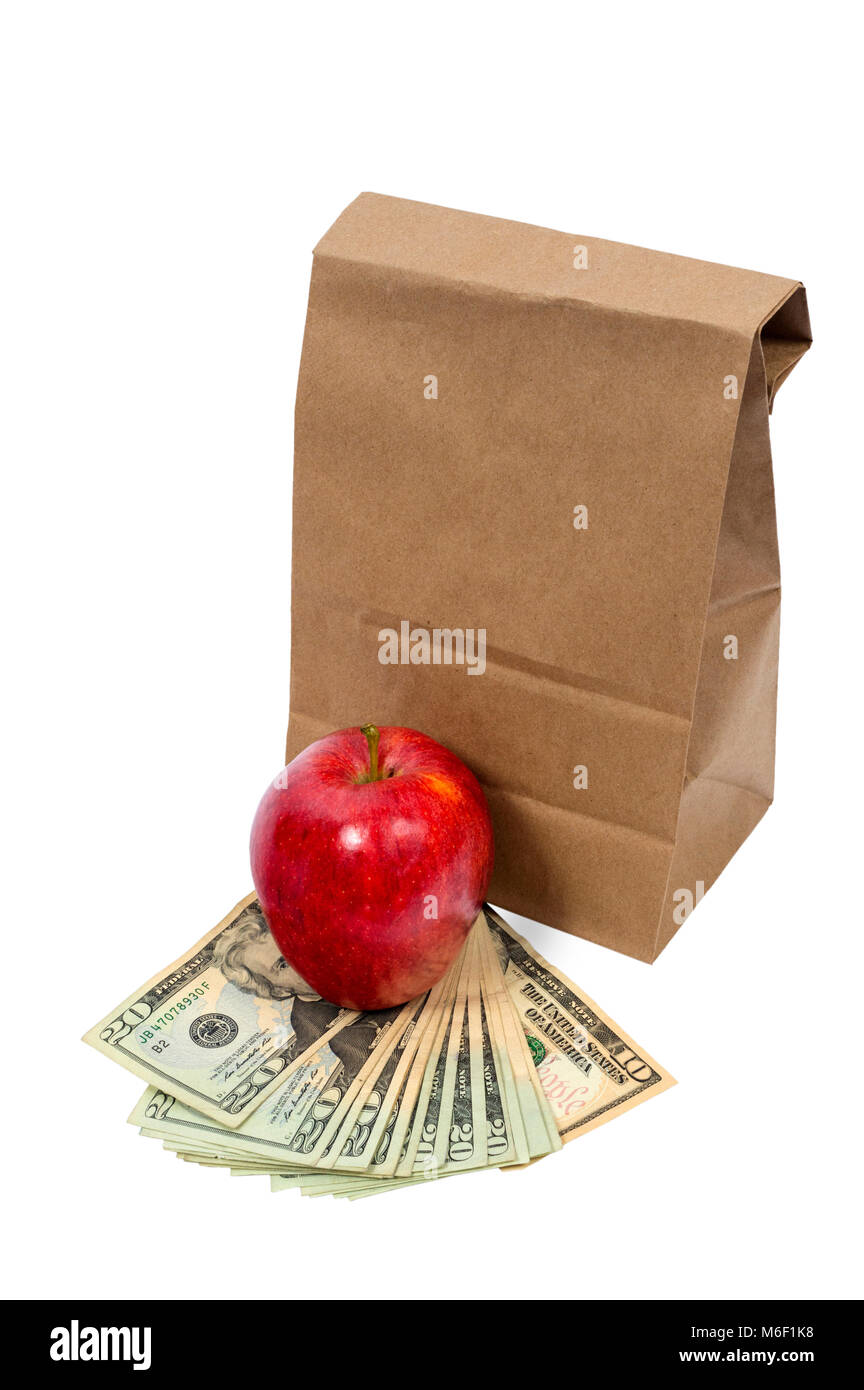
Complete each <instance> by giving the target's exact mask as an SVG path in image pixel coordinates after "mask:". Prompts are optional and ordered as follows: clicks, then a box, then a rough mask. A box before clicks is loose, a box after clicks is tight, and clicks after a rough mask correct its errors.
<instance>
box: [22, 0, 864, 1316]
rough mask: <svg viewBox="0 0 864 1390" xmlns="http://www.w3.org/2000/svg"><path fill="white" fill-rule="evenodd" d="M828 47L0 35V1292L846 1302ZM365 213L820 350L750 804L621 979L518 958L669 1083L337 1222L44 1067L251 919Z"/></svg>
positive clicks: (846, 376) (857, 771)
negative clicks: (640, 283)
mask: <svg viewBox="0 0 864 1390" xmlns="http://www.w3.org/2000/svg"><path fill="white" fill-rule="evenodd" d="M851 12H852V11H851V7H847V6H844V5H831V4H824V3H823V4H820V5H818V6H809V5H808V6H805V5H797V6H796V5H794V4H788V3H787V4H754V3H752V0H750V3H747V4H735V3H725V4H723V5H714V6H694V5H693V4H692V3H688V4H684V5H672V4H666V5H664V4H660V5H644V4H637V5H620V4H619V5H614V6H611V5H609V6H603V5H599V4H595V5H591V6H582V5H560V6H559V5H554V4H548V3H538V2H537V0H535V2H534V3H531V4H530V5H519V6H515V5H514V6H507V5H502V4H495V5H492V4H474V5H470V4H464V3H463V4H449V3H444V2H443V0H442V2H441V3H435V4H431V5H420V4H417V3H411V0H401V2H400V3H385V4H375V5H354V4H351V5H347V4H329V5H326V6H323V5H318V6H315V5H311V4H310V5H304V6H299V5H292V4H290V3H288V2H287V0H286V3H282V4H264V3H249V4H240V3H236V4H223V3H218V2H217V0H207V3H202V4H196V3H188V2H187V0H170V2H169V3H159V2H158V0H149V3H146V4H144V3H140V4H132V3H124V2H123V0H109V2H108V3H104V4H97V3H87V2H86V0H79V2H78V3H75V4H69V3H59V4H47V3H40V0H28V3H19V4H10V3H6V4H4V5H3V7H2V33H0V103H2V149H0V161H2V167H0V196H2V201H3V212H2V219H0V241H2V249H0V278H2V308H0V334H2V364H0V371H2V376H0V391H2V409H0V429H2V457H3V468H4V487H5V489H6V491H7V494H8V501H7V502H6V505H5V507H4V512H3V523H4V545H3V557H2V558H3V567H4V581H3V593H4V610H5V611H4V619H3V621H4V633H5V636H4V640H3V655H4V657H5V658H6V662H7V667H6V672H5V676H4V679H3V683H2V698H3V701H4V711H3V717H2V729H3V737H4V743H5V744H6V745H7V751H6V755H5V759H4V768H5V771H4V775H3V792H4V798H3V799H4V803H5V807H4V827H3V832H2V845H3V850H4V852H5V856H6V858H5V866H6V867H5V874H4V904H5V910H4V918H5V921H4V924H3V926H4V931H3V950H2V961H3V972H4V973H3V978H2V1000H3V1004H2V1010H0V1023H2V1028H0V1058H2V1063H0V1065H2V1097H3V1099H2V1104H0V1110H2V1115H3V1122H4V1127H5V1129H6V1133H5V1136H4V1142H3V1148H2V1153H3V1160H2V1161H3V1182H2V1190H3V1198H4V1202H5V1203H7V1204H8V1213H7V1215H6V1217H5V1238H6V1245H7V1253H6V1255H5V1257H4V1260H3V1281H4V1284H5V1285H6V1290H5V1291H6V1292H7V1294H8V1295H9V1296H12V1297H20V1296H25V1297H30V1296H32V1297H39V1296H41V1297H46V1296H57V1297H66V1296H73V1295H75V1296H81V1297H84V1296H103V1295H106V1296H107V1295H120V1296H128V1297H135V1296H139V1295H141V1296H153V1297H159V1298H184V1297H196V1296H201V1295H214V1296H215V1295H228V1296H233V1297H237V1298H268V1297H281V1296H303V1295H305V1296H326V1297H328V1298H334V1297H336V1298H352V1297H358V1296H359V1297H369V1298H386V1297H390V1296H400V1297H408V1298H412V1297H415V1296H418V1297H419V1296H430V1297H436V1298H440V1297H457V1298H463V1297H465V1298H473V1297H478V1296H487V1297H493V1298H506V1297H516V1298H523V1297H527V1298H532V1297H533V1298H541V1299H556V1298H560V1297H562V1296H564V1297H582V1298H591V1297H599V1298H603V1299H607V1300H609V1299H629V1298H636V1297H645V1296H647V1297H654V1298H661V1299H677V1298H681V1297H697V1298H711V1297H749V1296H752V1297H759V1298H762V1297H770V1296H778V1297H781V1298H787V1297H788V1298H791V1297H799V1296H807V1297H814V1298H827V1297H850V1296H853V1295H855V1296H857V1295H859V1294H860V1293H861V1292H862V1289H861V1282H860V1260H859V1256H858V1240H859V1239H860V1235H856V1227H857V1225H858V1222H859V1221H860V1205H859V1201H860V1190H861V1181H860V1137H861V1136H860V1125H861V1121H860V1114H861V1097H862V1076H861V1070H862V1061H864V1052H862V1046H861V1036H860V1035H861V1028H860V998H861V978H862V975H861V964H862V962H861V953H860V937H861V901H862V895H864V887H862V883H861V874H860V863H861V847H860V832H861V825H860V797H861V765H860V761H859V757H860V751H861V750H860V735H859V727H860V722H861V689H860V671H861V643H862V631H861V582H860V561H861V550H862V544H861V516H862V512H861V503H862V490H861V482H860V470H861V450H860V438H859V426H858V423H857V420H858V417H859V415H860V412H859V411H858V409H857V407H858V404H859V397H860V381H861V376H860V365H859V359H860V350H861V342H860V323H861V302H860V298H859V296H858V289H859V286H860V282H861V232H860V218H859V216H858V209H856V208H855V207H854V205H853V201H852V196H851V193H852V191H853V190H854V187H855V184H856V182H857V178H858V175H857V173H856V170H857V168H858V164H859V161H858V153H859V152H858V149H857V147H856V145H855V144H854V143H853V138H852V137H853V134H854V126H855V124H856V122H857V120H858V119H859V117H860V113H859V112H858V111H856V109H855V106H854V105H853V95H852V94H853V93H854V91H855V90H856V89H857V88H858V87H859V86H860V74H859V73H858V71H857V68H856V65H855V62H854V58H853V44H852V42H851V35H850V33H849V32H848V31H846V30H845V27H844V15H846V14H847V13H850V14H851ZM363 189H372V190H375V191H378V192H387V193H394V194H399V195H403V196H407V197H411V198H418V199H422V200H425V201H429V202H438V203H442V204H446V205H449V206H454V207H462V208H467V209H470V210H473V211H478V212H487V213H492V214H497V215H500V216H504V217H510V218H515V219H519V220H522V221H528V222H534V223H539V224H542V225H546V226H551V227H558V228H565V229H577V230H579V231H582V232H583V233H585V234H586V235H592V236H598V237H608V238H611V239H614V240H620V241H628V242H634V243H638V244H642V245H645V246H650V247H657V248H660V249H663V250H667V251H675V252H681V253H684V254H687V255H694V256H698V257H702V258H704V259H707V260H717V261H724V262H728V263H731V264H733V265H743V266H748V267H752V268H755V269H759V270H764V271H768V272H771V273H774V274H778V275H788V276H793V277H799V278H801V279H802V280H804V282H805V283H806V284H807V287H808V291H809V298H810V308H811V315H812V320H813V329H814V337H815V340H816V342H815V346H814V348H813V350H812V352H811V353H810V354H809V355H808V357H806V358H805V359H804V361H803V362H802V364H801V365H800V366H799V367H797V368H796V370H795V372H794V373H793V375H792V377H791V378H790V380H789V381H788V382H787V383H786V384H785V385H784V386H783V388H782V390H781V393H780V396H779V400H778V403H777V409H776V411H775V415H774V417H773V424H772V437H773V446H774V456H775V466H776V479H777V500H778V509H779V523H780V534H781V547H782V560H783V567H784V583H785V607H784V627H783V640H782V663H781V689H780V723H779V744H778V775H777V798H776V804H775V806H774V808H773V809H772V810H771V811H770V812H769V814H768V816H767V818H766V819H765V820H764V821H763V823H762V824H761V825H760V826H759V827H758V829H757V830H756V832H755V833H754V834H753V836H752V837H751V839H750V840H749V841H748V842H747V843H746V845H745V846H744V848H743V849H742V850H741V851H740V853H739V854H738V855H737V857H736V858H735V860H734V861H733V863H732V864H731V865H730V866H729V868H728V869H727V870H726V872H725V873H724V874H723V876H722V878H721V879H720V881H719V882H718V883H717V885H716V887H715V888H714V889H713V890H712V891H711V893H710V894H709V895H708V897H707V898H706V900H705V901H704V902H703V903H702V905H701V906H700V908H699V909H698V912H697V913H696V915H695V916H694V917H693V919H692V920H691V921H690V922H689V923H688V924H687V925H686V926H685V928H684V929H683V930H682V931H681V932H680V933H679V935H678V936H677V937H676V939H675V940H674V942H673V943H672V945H671V946H670V947H669V949H668V950H667V951H666V952H665V954H664V955H663V956H662V957H661V959H660V960H659V962H658V963H657V964H656V965H654V966H653V967H648V966H645V965H641V964H638V963H637V962H635V961H632V960H629V959H626V958H625V957H623V956H618V955H615V954H613V953H611V952H608V951H605V950H603V949H601V948H599V947H596V946H591V945H588V944H586V943H584V942H581V941H578V940H575V939H571V938H569V937H567V936H564V935H562V934H559V933H556V932H553V931H551V930H549V929H547V928H543V927H539V926H530V927H528V928H527V930H528V934H529V935H530V936H531V938H532V940H534V941H535V942H536V943H537V945H538V946H539V947H540V949H541V950H542V951H543V952H544V953H545V954H546V955H548V956H549V957H551V958H552V959H553V960H554V961H556V962H557V963H559V964H560V965H561V966H562V967H563V968H564V969H565V970H566V971H567V972H568V973H569V974H570V975H571V976H572V977H573V978H574V979H575V980H577V981H578V982H579V983H580V984H581V985H582V986H583V987H584V989H585V990H586V991H587V992H588V993H589V994H590V995H592V996H593V997H594V998H595V999H596V1000H597V1001H598V1002H599V1003H600V1004H601V1005H602V1006H603V1007H604V1008H605V1009H606V1010H607V1011H608V1012H609V1013H610V1014H611V1015H612V1017H613V1018H616V1019H618V1020H619V1021H620V1022H621V1024H622V1025H623V1027H624V1028H626V1029H627V1030H628V1031H629V1032H630V1033H632V1035H633V1036H634V1037H635V1038H636V1039H637V1040H639V1041H640V1042H641V1043H642V1044H644V1046H645V1047H646V1048H647V1049H648V1050H649V1051H650V1052H652V1053H653V1054H654V1055H655V1056H656V1057H657V1058H658V1059H659V1060H661V1061H662V1062H663V1063H665V1064H666V1065H667V1066H668V1067H669V1068H670V1069H671V1070H672V1071H673V1072H674V1074H675V1075H676V1076H677V1077H678V1079H679V1081H680V1085H678V1086H677V1087H676V1088H674V1089H673V1090H672V1091H670V1092H669V1093H667V1094H665V1095H663V1096H662V1097H660V1098H658V1099H657V1100H655V1101H652V1102H650V1103H649V1104H646V1105H644V1106H642V1107H641V1108H640V1109H639V1110H637V1111H635V1112H634V1113H632V1114H629V1115H627V1116H624V1117H622V1118H621V1119H620V1120H619V1121H616V1122H615V1123H614V1124H609V1125H607V1126H605V1127H604V1128H602V1129H601V1130H599V1131H597V1132H596V1133H592V1134H590V1135H586V1136H585V1137H584V1139H583V1140H581V1141H579V1142H577V1143H575V1144H572V1145H570V1146H569V1147H568V1148H567V1149H566V1150H565V1151H564V1152H563V1153H562V1154H560V1155H558V1156H557V1157H554V1158H552V1159H549V1160H547V1161H545V1162H543V1163H541V1164H538V1165H537V1166H536V1167H534V1168H532V1169H531V1170H530V1171H526V1172H522V1173H518V1174H514V1175H501V1174H498V1173H490V1174H485V1175H482V1176H479V1177H474V1178H472V1179H471V1181H470V1182H469V1181H465V1182H462V1183H450V1182H448V1183H441V1184H436V1183H428V1184H423V1185H422V1186H420V1187H417V1188H413V1189H411V1190H408V1191H405V1192H402V1193H397V1194H394V1195H392V1196H387V1197H381V1198H376V1199H374V1200H372V1201H367V1202H357V1203H353V1204H349V1203H345V1202H334V1201H331V1200H316V1201H311V1200H307V1199H301V1197H300V1196H299V1195H298V1194H293V1193H283V1194H281V1195H279V1196H271V1195H270V1194H269V1191H268V1187H267V1184H266V1182H265V1181H264V1180H260V1181H259V1180H252V1179H247V1180H242V1181H241V1180H231V1179H229V1178H228V1177H227V1175H225V1174H223V1173H220V1172H214V1171H207V1170H203V1169H198V1168H196V1167H192V1166H188V1165H182V1164H180V1163H178V1162H177V1161H175V1160H174V1159H173V1158H172V1157H170V1156H169V1155H167V1154H165V1153H163V1152H162V1151H161V1150H160V1148H159V1146H158V1145H157V1144H155V1143H153V1142H144V1141H143V1140H141V1139H139V1138H138V1137H137V1135H136V1133H135V1131H134V1130H133V1129H132V1128H131V1127H130V1126H128V1125H126V1124H125V1123H124V1121H125V1117H126V1115H127V1113H128V1111H129V1110H130V1108H131V1106H132V1104H133V1102H134V1100H135V1098H136V1097H137V1095H138V1092H139V1089H140V1087H139V1083H138V1082H137V1081H136V1080H135V1079H134V1078H133V1077H131V1076H130V1075H128V1074H127V1073H125V1072H124V1071H122V1070H121V1069H119V1068H117V1067H114V1066H112V1065H111V1063H110V1062H109V1061H108V1060H107V1059H105V1058H104V1057H102V1056H99V1055H98V1054H97V1053H95V1052H93V1051H91V1050H90V1049H88V1048H85V1047H84V1046H83V1045H82V1044H81V1043H80V1042H79V1037H80V1035H81V1033H82V1032H83V1031H84V1030H85V1028H87V1027H89V1026H90V1025H91V1024H93V1023H94V1022H95V1021H96V1020H97V1019H98V1018H100V1017H102V1016H103V1015H104V1014H105V1013H106V1011H107V1010H108V1009H109V1008H111V1007H112V1006H113V1005H114V1004H116V1003H118V1002H119V1001H120V999H121V998H123V997H125V996H126V995H127V994H128V993H129V992H130V991H131V990H133V989H134V988H136V986H137V985H139V984H140V983H142V982H143V981H144V980H145V979H146V978H148V977H149V976H150V975H151V974H152V973H153V972H154V971H155V970H157V969H159V968H160V967H161V966H163V965H165V964H167V963H168V962H169V961H170V960H172V959H173V958H174V957H175V956H176V955H177V954H178V952H179V951H181V950H183V949H184V948H185V947H186V946H187V945H191V943H192V942H193V941H194V940H196V939H197V938H198V937H199V936H200V935H201V934H202V933H203V932H204V931H205V930H207V929H208V928H209V927H210V926H212V925H213V924H215V922H216V921H217V920H218V919H219V918H220V917H221V916H222V915H223V914H224V913H225V912H226V911H227V910H228V908H229V907H230V906H231V905H232V904H233V903H234V902H235V901H236V900H237V899H238V898H240V897H241V896H242V895H243V894H245V893H246V892H247V891H248V890H249V888H250V886H251V884H250V877H249V871H248V862H247V836H248V828H249V824H250V821H251V818H252V814H253V812H254V809H255V806H256V804H257V800H258V797H259V795H260V793H261V792H262V790H263V788H264V786H265V784H266V782H267V780H268V778H269V777H270V776H271V775H272V774H273V773H274V772H275V771H276V769H277V768H278V766H279V765H280V754H281V749H282V742H283V736H284V730H285V725H286V721H287V714H288V681H289V647H288V641H289V607H288V598H289V566H290V486H291V483H290V460H291V424H292V419H291V417H292V404H293V393H294V386H295V379H296V371H297V364H298V357H299V350H300V344H301V335H302V331H303V322H304V312H305V297H306V291H307V285H308V275H309V269H310V251H311V248H312V246H313V245H314V243H315V241H316V240H317V239H318V237H319V236H320V235H321V234H322V233H323V232H324V230H325V229H326V228H327V227H328V226H329V225H330V223H331V222H332V221H333V219H334V218H335V217H336V216H337V215H338V213H339V212H340V210H341V209H342V207H343V206H344V205H345V204H347V203H348V202H349V201H350V200H351V199H352V198H354V196H355V195H356V194H357V193H358V192H360V191H361V190H363ZM850 407H851V411H850ZM443 505H446V499H443ZM382 507H383V508H384V509H385V511H386V498H383V499H382ZM494 524H495V518H494V516H490V517H489V525H490V526H494ZM350 525H351V518H350V516H346V517H345V527H346V531H348V530H350ZM382 544H386V528H383V529H382ZM516 925H517V926H521V924H520V923H519V922H518V921H517V922H516ZM522 929H523V930H524V929H525V928H524V927H523V928H522Z"/></svg>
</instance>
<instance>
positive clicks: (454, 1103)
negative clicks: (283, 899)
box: [85, 896, 674, 1198]
mask: <svg viewBox="0 0 864 1390" xmlns="http://www.w3.org/2000/svg"><path fill="white" fill-rule="evenodd" d="M85 1041H86V1042H88V1043H91V1044H92V1045H93V1046H94V1047H96V1048H98V1050H99V1051H100V1052H104V1053H106V1054H107V1055H108V1056H109V1057H113V1058H114V1059H115V1061H117V1062H119V1063H120V1064H121V1066H124V1067H126V1068H127V1069H128V1070H129V1071H131V1072H134V1073H135V1075H136V1076H139V1077H142V1078H143V1079H144V1080H145V1081H146V1082H147V1083H148V1084H147V1089H146V1090H145V1091H144V1094H143V1095H142V1096H141V1098H140V1099H139V1101H138V1103H137V1105H136V1106H135V1108H134V1110H133V1111H132V1114H131V1115H130V1116H129V1120H130V1123H132V1124H135V1125H137V1126H139V1127H140V1131H141V1134H142V1135H144V1136H145V1137H147V1138H153V1139H160V1140H161V1141H162V1144H163V1147H164V1148H166V1149H168V1150H172V1151H173V1152H174V1153H176V1154H177V1155H178V1156H179V1157H180V1158H181V1159H183V1160H185V1161H187V1162H193V1163H200V1164H204V1165H206V1166H216V1167H225V1168H228V1169H229V1170H230V1172H231V1173H232V1174H233V1175H235V1176H246V1175H250V1174H266V1175H268V1176H269V1177H270V1182H271V1187H272V1189H273V1191H280V1190H282V1189H284V1188H290V1187H299V1188H300V1189H301V1191H302V1192H303V1193H305V1194H307V1195H314V1196H318V1195H323V1194H332V1195H334V1196H339V1197H349V1198H354V1197H365V1196H371V1195H375V1194H378V1193H381V1192H385V1191H389V1190H392V1189H393V1188H397V1187H405V1186H409V1185H411V1184H413V1183H417V1182H424V1181H428V1180H429V1179H430V1178H441V1177H450V1176H452V1175H455V1174H457V1173H468V1172H476V1171H478V1170H480V1169H484V1168H491V1167H498V1168H506V1167H514V1166H518V1165H522V1164H526V1163H530V1162H532V1161H533V1160H536V1159H538V1158H542V1157H544V1156H545V1155H546V1154H550V1153H553V1152H554V1151H555V1150H557V1149H560V1148H561V1147H562V1144H564V1143H567V1142H568V1141H569V1140H570V1139H572V1138H575V1137H576V1136H577V1135H579V1134H582V1133H584V1132H585V1131H586V1130H588V1129H591V1128H592V1127H594V1126H596V1125H598V1124H603V1123H604V1122H605V1121H606V1120H608V1119H611V1118H613V1117H615V1116H616V1115H620V1114H622V1113H623V1112H624V1111H625V1110H627V1109H629V1108H630V1107H631V1106H634V1105H637V1104H639V1103H640V1102H641V1101H642V1100H645V1099H647V1098H649V1097H650V1096H653V1095H658V1094H659V1093H660V1092H661V1091H663V1090H665V1089H666V1088H667V1087H669V1086H671V1085H674V1081H673V1078H672V1077H671V1076H670V1075H669V1074H668V1072H666V1071H664V1070H662V1069H661V1068H660V1067H659V1066H658V1065H657V1063H656V1062H654V1061H652V1059H651V1058H650V1057H649V1056H648V1055H647V1053H646V1052H645V1051H644V1049H642V1048H637V1046H636V1045H635V1043H633V1042H632V1040H631V1039H630V1038H628V1036H627V1035H626V1033H623V1032H622V1031H621V1029H619V1028H618V1027H617V1025H616V1024H614V1023H612V1022H611V1020H610V1019H608V1018H607V1017H606V1015H605V1014H604V1013H603V1012H602V1011H601V1010H600V1009H598V1008H597V1006H596V1004H594V1003H592V1001H591V1000H590V999H589V998H587V996H586V995H584V994H583V993H582V992H581V991H580V990H579V989H578V988H577V987H576V985H574V984H573V983H572V982H571V981H570V980H568V979H567V977H566V976H565V975H563V974H562V973H561V972H560V971H559V970H556V968H555V967H554V966H552V965H550V964H549V963H548V962H547V961H545V960H543V958H542V957H541V956H539V955H537V953H536V952H535V951H534V950H533V949H532V947H531V946H530V945H529V943H528V942H527V941H525V940H523V938H522V937H520V936H518V935H517V934H516V932H514V931H513V930H512V928H511V927H510V926H508V925H507V923H506V922H505V921H504V920H503V918H501V917H500V916H499V915H498V913H497V912H495V911H494V910H493V909H492V908H488V907H487V908H484V910H483V911H482V912H481V913H480V915H479V917H478V918H477V921H476V922H475V924H474V926H473V928H472V930H471V932H470V934H469V936H468V938H467V941H466V943H465V946H464V948H463V950H462V952H461V954H460V956H459V957H458V959H457V960H456V961H455V962H454V964H453V966H452V967H451V969H450V970H449V971H448V973H447V974H446V975H445V977H444V978H443V979H442V980H441V981H440V982H439V983H438V984H437V985H436V986H435V987H434V989H431V990H430V991H429V992H428V993H427V994H424V995H423V996H422V997H420V998H418V999H413V1000H411V1001H410V1002H409V1003H407V1004H405V1005H403V1006H402V1007H401V1008H393V1009H386V1010H382V1011H380V1012H377V1013H356V1012H352V1011H351V1010H347V1009H342V1008H339V1007H338V1006H337V1005H334V1004H328V1003H327V1002H326V1001H325V1000H323V999H321V998H320V997H319V996H318V995H316V994H314V993H313V992H312V991H311V990H310V988H309V986H308V985H307V984H306V983H305V981H304V980H302V979H301V978H300V977H299V976H298V975H297V974H296V973H295V972H294V971H293V970H292V969H291V967H290V966H289V965H288V964H287V962H286V961H285V960H284V959H283V958H282V956H281V955H280V954H279V951H278V948H277V947H276V945H275V943H274V941H273V939H272V937H271V936H270V933H269V931H268V929H267V924H266V922H265V921H264V918H263V916H262V913H261V910H260V908H259V906H258V903H257V901H256V899H255V898H254V896H250V897H248V898H245V899H244V900H243V901H242V902H241V903H238V904H237V906H236V907H235V908H234V909H233V911H232V912H230V913H229V914H228V916H227V917H226V918H225V919H224V920H223V921H222V922H220V923H219V925H218V926H217V927H216V928H214V930H213V931H211V932H210V933H209V934H208V935H207V936H205V937H204V938H203V939H202V940H201V941H199V942H198V944H197V945H196V946H195V947H193V948H192V950H191V951H188V952H187V953H186V954H185V955H184V956H182V957H181V958H180V959H179V960H178V961H175V963H174V964H173V965H171V966H169V967H168V968H167V969H166V970H163V971H162V972H161V973H160V974H158V975H156V976H154V977H153V979H152V980H150V981H149V983H148V984H146V985H144V986H143V988H142V989H140V990H138V991H136V993H135V994H133V995H130V997H129V998H128V999H127V1000H126V1001H125V1002H124V1003H123V1004H121V1005H119V1006H118V1007H117V1008H116V1009H114V1010H112V1012H111V1013H110V1014H109V1015H108V1017H107V1018H105V1019H104V1020H103V1021H102V1022H101V1023H99V1024H97V1025H96V1027H95V1028H92V1029H91V1030H90V1032H89V1033H87V1034H86V1035H85Z"/></svg>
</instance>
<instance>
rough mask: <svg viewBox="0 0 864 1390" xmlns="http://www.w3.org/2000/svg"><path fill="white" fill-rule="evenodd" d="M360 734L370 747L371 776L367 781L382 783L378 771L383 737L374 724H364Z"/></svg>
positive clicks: (369, 775)
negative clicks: (379, 742) (379, 741)
mask: <svg viewBox="0 0 864 1390" xmlns="http://www.w3.org/2000/svg"><path fill="white" fill-rule="evenodd" d="M360 732H361V734H363V736H364V738H365V739H366V742H367V744H368V745H369V774H368V776H367V778H366V780H367V781H368V782H380V781H381V773H380V772H379V771H378V740H379V738H380V737H381V735H380V733H379V732H378V730H377V728H376V727H375V725H374V724H364V725H363V727H362V729H361V730H360Z"/></svg>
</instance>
